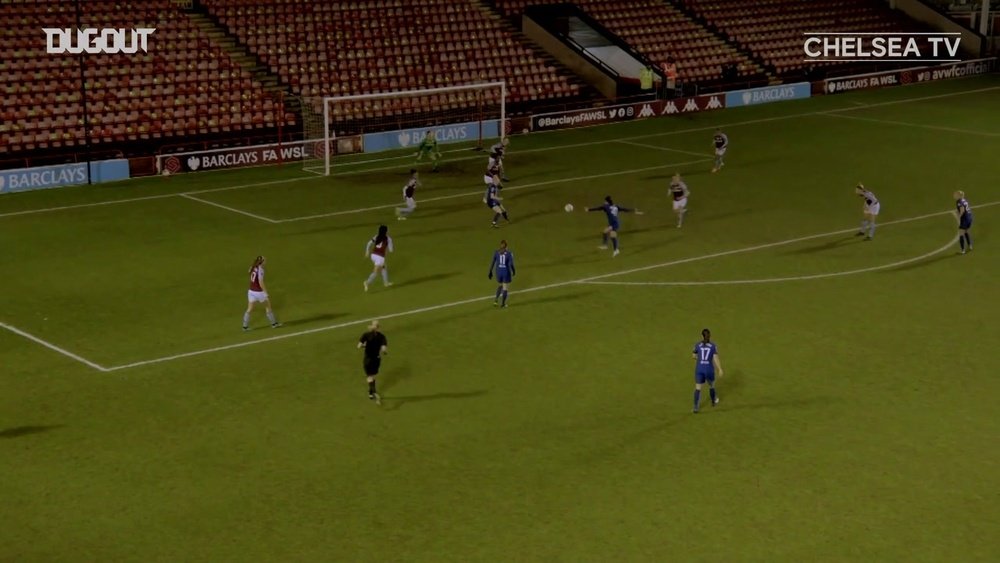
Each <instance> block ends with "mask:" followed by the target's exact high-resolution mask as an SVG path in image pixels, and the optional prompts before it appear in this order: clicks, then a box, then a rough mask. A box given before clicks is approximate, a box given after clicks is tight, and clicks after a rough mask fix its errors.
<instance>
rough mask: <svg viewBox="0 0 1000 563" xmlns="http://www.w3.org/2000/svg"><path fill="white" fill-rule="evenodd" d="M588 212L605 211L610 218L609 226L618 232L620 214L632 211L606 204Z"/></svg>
mask: <svg viewBox="0 0 1000 563" xmlns="http://www.w3.org/2000/svg"><path fill="white" fill-rule="evenodd" d="M587 211H603V212H604V214H605V215H606V216H607V218H608V226H609V227H611V228H613V229H614V230H616V231H617V230H618V226H619V223H618V214H619V213H625V212H628V211H632V210H631V209H629V208H627V207H622V206H620V205H617V204H614V203H605V204H604V205H602V206H600V207H591V208H590V209H588V210H587Z"/></svg>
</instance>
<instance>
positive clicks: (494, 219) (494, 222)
mask: <svg viewBox="0 0 1000 563" xmlns="http://www.w3.org/2000/svg"><path fill="white" fill-rule="evenodd" d="M499 220H500V214H499V213H494V214H493V224H494V225H495V224H496V222H497V221H499Z"/></svg>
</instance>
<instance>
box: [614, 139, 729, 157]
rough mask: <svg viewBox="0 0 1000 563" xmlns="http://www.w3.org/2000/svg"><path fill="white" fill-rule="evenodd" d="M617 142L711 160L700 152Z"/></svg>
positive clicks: (625, 141)
mask: <svg viewBox="0 0 1000 563" xmlns="http://www.w3.org/2000/svg"><path fill="white" fill-rule="evenodd" d="M618 142H619V143H621V144H623V145H632V146H633V147H643V148H646V149H653V150H657V151H667V152H677V153H681V154H690V155H694V156H703V157H706V158H711V155H708V154H706V153H701V152H694V151H686V150H683V149H672V148H670V147H661V146H659V145H650V144H648V143H636V142H635V141H627V140H624V139H623V140H620V141H618Z"/></svg>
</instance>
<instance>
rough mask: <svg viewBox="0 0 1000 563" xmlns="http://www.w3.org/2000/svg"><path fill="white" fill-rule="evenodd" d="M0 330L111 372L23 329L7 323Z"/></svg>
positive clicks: (97, 368)
mask: <svg viewBox="0 0 1000 563" xmlns="http://www.w3.org/2000/svg"><path fill="white" fill-rule="evenodd" d="M0 328H5V329H7V330H9V331H11V332H13V333H14V334H17V335H19V336H23V337H24V338H27V339H28V340H30V341H32V342H34V343H36V344H41V345H42V346H45V347H46V348H48V349H49V350H53V351H55V352H58V353H60V354H62V355H63V356H66V357H67V358H70V359H72V360H76V361H78V362H80V363H81V364H84V365H86V366H89V367H92V368H94V369H96V370H97V371H111V370H110V369H108V368H106V367H104V366H102V365H100V364H97V363H94V362H92V361H90V360H88V359H87V358H84V357H83V356H80V355H77V354H74V353H73V352H70V351H69V350H66V349H65V348H60V347H58V346H56V345H55V344H53V343H51V342H47V341H45V340H42V339H41V338H38V337H37V336H35V335H33V334H30V333H27V332H25V331H23V330H21V329H19V328H17V327H14V326H11V325H9V324H7V323H0Z"/></svg>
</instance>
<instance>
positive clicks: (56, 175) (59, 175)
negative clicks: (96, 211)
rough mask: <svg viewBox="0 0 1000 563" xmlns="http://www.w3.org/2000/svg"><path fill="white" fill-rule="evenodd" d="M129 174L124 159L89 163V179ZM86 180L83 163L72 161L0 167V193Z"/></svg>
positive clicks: (39, 188)
mask: <svg viewBox="0 0 1000 563" xmlns="http://www.w3.org/2000/svg"><path fill="white" fill-rule="evenodd" d="M128 177H129V167H128V161H127V160H125V159H115V160H102V161H100V162H91V163H90V181H91V182H94V183H95V184H96V183H99V182H113V181H116V180H124V179H126V178H128ZM86 183H87V164H86V163H84V162H75V163H73V164H60V165H56V166H38V167H35V168H19V169H17V170H0V194H5V193H13V192H26V191H29V190H42V189H46V188H59V187H62V186H78V185H81V184H86Z"/></svg>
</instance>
